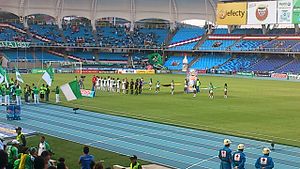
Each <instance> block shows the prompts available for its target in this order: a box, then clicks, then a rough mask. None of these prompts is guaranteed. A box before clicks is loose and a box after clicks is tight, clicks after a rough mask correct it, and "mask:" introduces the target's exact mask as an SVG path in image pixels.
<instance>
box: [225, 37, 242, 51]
mask: <svg viewBox="0 0 300 169" xmlns="http://www.w3.org/2000/svg"><path fill="white" fill-rule="evenodd" d="M245 36H246V35H243V36H241V38H240V39H239V40H237V41H235V42H234V43H233V44H232V45H230V46H229V47H228V48H227V50H228V49H229V50H231V48H232V47H234V46H235V45H236V44H238V43H240V42H241V41H242V40H243V39H244V37H245Z"/></svg>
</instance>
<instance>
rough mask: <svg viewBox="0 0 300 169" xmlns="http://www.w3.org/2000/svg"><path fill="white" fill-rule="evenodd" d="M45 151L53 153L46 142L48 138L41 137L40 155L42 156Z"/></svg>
mask: <svg viewBox="0 0 300 169" xmlns="http://www.w3.org/2000/svg"><path fill="white" fill-rule="evenodd" d="M44 151H48V152H50V153H52V150H51V147H50V145H49V144H48V143H47V142H46V138H45V137H44V136H41V138H40V143H39V145H38V155H39V156H41V154H42V153H43V152H44Z"/></svg>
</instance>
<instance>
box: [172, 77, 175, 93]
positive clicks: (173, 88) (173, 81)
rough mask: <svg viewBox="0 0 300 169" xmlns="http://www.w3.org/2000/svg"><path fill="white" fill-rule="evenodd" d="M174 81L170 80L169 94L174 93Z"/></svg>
mask: <svg viewBox="0 0 300 169" xmlns="http://www.w3.org/2000/svg"><path fill="white" fill-rule="evenodd" d="M174 89H175V83H174V80H172V81H171V95H174Z"/></svg>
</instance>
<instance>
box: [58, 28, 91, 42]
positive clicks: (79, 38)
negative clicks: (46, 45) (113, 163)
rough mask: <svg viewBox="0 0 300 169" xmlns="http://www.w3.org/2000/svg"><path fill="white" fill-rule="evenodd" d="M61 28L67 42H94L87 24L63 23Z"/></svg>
mask: <svg viewBox="0 0 300 169" xmlns="http://www.w3.org/2000/svg"><path fill="white" fill-rule="evenodd" d="M63 29H64V35H65V37H66V41H67V43H92V42H94V43H95V39H94V38H93V34H92V27H91V26H89V25H64V26H63Z"/></svg>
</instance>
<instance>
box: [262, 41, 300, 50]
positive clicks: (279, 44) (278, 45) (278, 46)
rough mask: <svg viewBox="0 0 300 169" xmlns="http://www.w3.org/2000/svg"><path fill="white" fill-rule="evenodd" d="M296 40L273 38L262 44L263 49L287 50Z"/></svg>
mask: <svg viewBox="0 0 300 169" xmlns="http://www.w3.org/2000/svg"><path fill="white" fill-rule="evenodd" d="M298 42H299V41H298V40H273V41H271V42H270V43H267V44H266V45H264V46H263V48H265V49H272V50H274V51H288V50H289V49H290V48H292V47H293V46H294V45H296V44H297V43H298Z"/></svg>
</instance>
